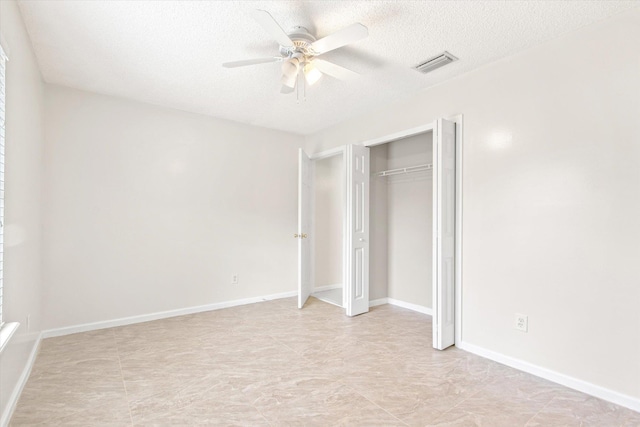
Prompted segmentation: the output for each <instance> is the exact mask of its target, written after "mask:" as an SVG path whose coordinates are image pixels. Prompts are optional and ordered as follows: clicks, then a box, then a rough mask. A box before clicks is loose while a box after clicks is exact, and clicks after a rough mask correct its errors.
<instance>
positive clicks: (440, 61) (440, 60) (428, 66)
mask: <svg viewBox="0 0 640 427" xmlns="http://www.w3.org/2000/svg"><path fill="white" fill-rule="evenodd" d="M457 60H458V58H456V57H455V56H453V55H451V54H450V53H449V52H447V51H444V52H442V53H441V54H440V55H437V56H434V57H433V58H431V59H427V60H426V61H425V62H423V63H422V64H420V65H418V66H416V70H418V71H420V72H421V73H424V74H427V73H429V72H431V71H433V70H435V69H436V68H440V67H444V66H445V65H447V64H450V63H452V62H453V61H457Z"/></svg>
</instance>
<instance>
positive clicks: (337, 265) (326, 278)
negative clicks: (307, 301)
mask: <svg viewBox="0 0 640 427" xmlns="http://www.w3.org/2000/svg"><path fill="white" fill-rule="evenodd" d="M313 165H314V166H313V169H314V171H313V180H314V187H315V191H314V197H313V202H312V209H313V218H314V224H313V230H314V232H313V240H312V246H311V248H312V249H311V256H312V258H313V260H314V261H313V262H312V265H314V266H315V268H314V270H315V271H313V272H312V275H313V276H312V277H313V278H314V281H313V282H314V289H313V292H312V295H313V296H314V297H316V298H317V299H319V300H321V301H324V302H328V303H330V304H334V305H337V306H339V307H344V304H343V297H344V295H343V285H344V281H343V267H344V266H343V262H344V261H343V250H344V243H343V242H344V229H343V227H344V209H345V205H344V203H345V201H344V199H345V194H344V179H345V177H344V156H343V155H342V154H340V155H335V156H331V157H327V158H324V159H317V160H314V161H313Z"/></svg>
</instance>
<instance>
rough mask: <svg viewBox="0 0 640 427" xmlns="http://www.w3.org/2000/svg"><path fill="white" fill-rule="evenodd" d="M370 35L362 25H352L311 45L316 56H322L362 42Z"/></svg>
mask: <svg viewBox="0 0 640 427" xmlns="http://www.w3.org/2000/svg"><path fill="white" fill-rule="evenodd" d="M368 35H369V30H368V29H367V27H365V26H364V25H362V24H358V23H356V24H351V25H349V26H348V27H345V28H343V29H341V30H340V31H336V32H335V33H333V34H330V35H328V36H327V37H323V38H321V39H320V40H316V41H315V42H313V43H311V47H312V48H313V50H314V52H315V53H316V55H320V54H322V53H325V52H329V51H330V50H334V49H338V48H339V47H342V46H345V45H348V44H349V43H353V42H357V41H358V40H362V39H364V38H366V37H367V36H368Z"/></svg>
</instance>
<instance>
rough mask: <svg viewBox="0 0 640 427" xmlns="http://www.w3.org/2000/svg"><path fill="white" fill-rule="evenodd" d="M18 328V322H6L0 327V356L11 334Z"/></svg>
mask: <svg viewBox="0 0 640 427" xmlns="http://www.w3.org/2000/svg"><path fill="white" fill-rule="evenodd" d="M18 326H20V323H18V322H11V323H9V322H7V323H4V324H3V325H2V327H0V354H2V352H3V351H4V348H5V347H6V346H7V343H8V342H9V340H10V339H11V337H12V336H13V334H14V333H15V332H16V331H17V330H18Z"/></svg>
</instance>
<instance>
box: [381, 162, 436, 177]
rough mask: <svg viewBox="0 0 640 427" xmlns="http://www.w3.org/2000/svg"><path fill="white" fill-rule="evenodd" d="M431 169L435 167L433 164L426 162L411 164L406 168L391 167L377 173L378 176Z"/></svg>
mask: <svg viewBox="0 0 640 427" xmlns="http://www.w3.org/2000/svg"><path fill="white" fill-rule="evenodd" d="M431 169H433V165H429V164H424V165H416V166H409V167H406V168H399V169H389V170H386V171H381V172H377V173H376V174H375V175H376V176H391V175H402V174H405V173H411V172H422V171H428V170H431Z"/></svg>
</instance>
